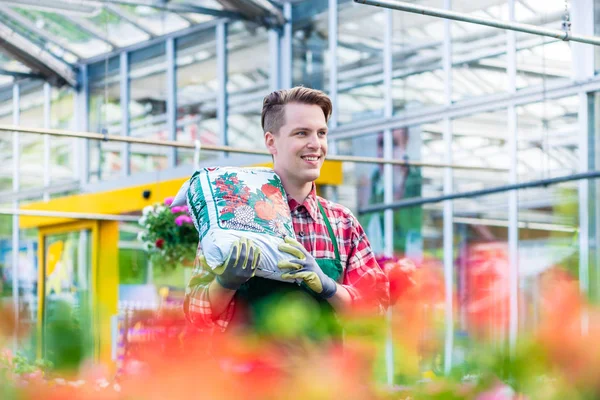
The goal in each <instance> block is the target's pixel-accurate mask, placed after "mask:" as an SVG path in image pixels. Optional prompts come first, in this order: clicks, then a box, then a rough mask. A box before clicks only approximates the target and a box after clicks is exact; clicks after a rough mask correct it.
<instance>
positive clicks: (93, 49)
mask: <svg viewBox="0 0 600 400" xmlns="http://www.w3.org/2000/svg"><path fill="white" fill-rule="evenodd" d="M13 9H14V10H15V11H16V12H18V13H19V14H20V15H21V16H23V17H25V18H27V19H28V20H29V21H30V22H31V23H33V24H34V25H35V27H36V28H38V29H40V30H44V31H48V32H49V33H50V34H51V35H52V37H53V38H61V39H59V40H60V41H61V42H60V43H59V44H60V45H61V46H64V47H66V48H67V49H68V50H70V51H72V52H74V53H75V54H78V55H80V56H83V57H91V56H94V55H97V54H100V53H103V52H105V51H109V50H111V46H110V45H108V44H107V43H104V42H102V41H101V40H98V39H97V38H94V36H93V35H92V34H91V33H90V32H87V31H85V30H83V29H81V28H80V27H79V26H78V25H77V24H76V23H75V22H74V21H73V20H72V19H71V18H72V17H70V16H67V15H62V14H59V13H52V12H47V11H36V10H32V9H31V8H28V9H25V8H21V7H14V8H13Z"/></svg>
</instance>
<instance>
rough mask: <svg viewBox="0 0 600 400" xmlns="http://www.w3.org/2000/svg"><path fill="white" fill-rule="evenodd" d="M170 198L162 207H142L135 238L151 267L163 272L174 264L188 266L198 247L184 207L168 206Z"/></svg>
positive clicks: (174, 265) (190, 220)
mask: <svg viewBox="0 0 600 400" xmlns="http://www.w3.org/2000/svg"><path fill="white" fill-rule="evenodd" d="M172 202H173V198H172V197H168V198H166V199H165V200H164V202H163V204H160V203H156V204H154V205H151V206H147V207H144V209H143V211H142V217H141V218H140V219H139V224H140V225H141V227H142V231H141V232H140V233H139V234H138V239H139V240H141V241H142V242H143V243H144V247H145V249H146V250H147V251H148V252H149V253H150V260H151V261H152V264H153V265H154V266H157V267H159V268H163V269H166V270H169V269H175V268H176V267H177V266H178V265H183V266H188V267H191V266H192V265H193V263H194V258H195V257H196V250H197V248H198V232H197V231H196V228H195V227H194V225H193V222H192V219H191V218H190V216H189V214H188V208H187V206H176V207H170V205H171V203H172Z"/></svg>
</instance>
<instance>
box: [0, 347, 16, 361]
mask: <svg viewBox="0 0 600 400" xmlns="http://www.w3.org/2000/svg"><path fill="white" fill-rule="evenodd" d="M0 357H2V358H4V359H5V360H6V361H8V362H9V363H12V360H13V358H14V356H13V353H12V351H11V350H10V349H4V350H2V353H0Z"/></svg>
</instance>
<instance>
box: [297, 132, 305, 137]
mask: <svg viewBox="0 0 600 400" xmlns="http://www.w3.org/2000/svg"><path fill="white" fill-rule="evenodd" d="M296 135H300V136H304V135H306V132H304V131H300V132H296Z"/></svg>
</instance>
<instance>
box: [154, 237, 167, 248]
mask: <svg viewBox="0 0 600 400" xmlns="http://www.w3.org/2000/svg"><path fill="white" fill-rule="evenodd" d="M164 244H165V239H156V243H154V245H155V246H156V247H157V248H159V249H162V248H163V246H164Z"/></svg>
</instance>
